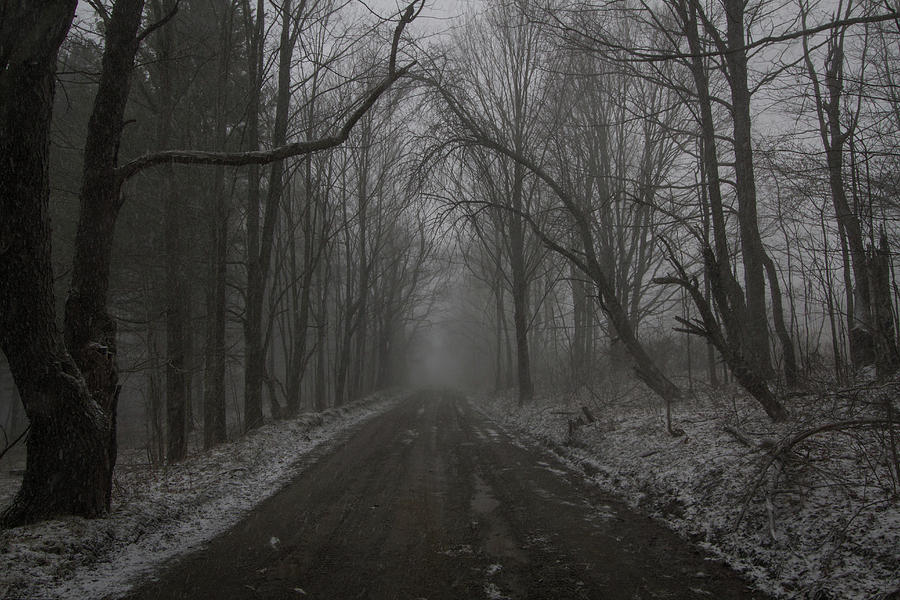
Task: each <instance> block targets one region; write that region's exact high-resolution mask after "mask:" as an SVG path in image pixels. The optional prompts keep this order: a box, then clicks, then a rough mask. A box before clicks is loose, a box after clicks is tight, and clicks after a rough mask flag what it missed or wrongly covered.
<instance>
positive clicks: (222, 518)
mask: <svg viewBox="0 0 900 600" xmlns="http://www.w3.org/2000/svg"><path fill="white" fill-rule="evenodd" d="M399 398H400V397H399V395H397V394H381V395H375V396H372V397H370V398H368V399H366V400H365V401H361V402H357V403H354V404H351V405H349V406H346V407H342V408H339V409H329V410H326V411H324V412H322V413H314V414H304V415H301V416H299V417H297V418H296V419H292V420H289V421H280V422H275V423H271V424H268V425H265V426H264V427H262V428H260V429H259V430H258V431H255V432H253V433H252V434H250V435H248V436H245V437H243V438H241V439H239V440H237V441H236V442H234V443H231V444H225V445H222V446H219V447H217V448H214V449H212V450H210V451H209V452H205V453H202V454H199V455H196V456H192V457H190V458H189V459H188V460H186V461H185V462H183V463H181V464H178V465H175V466H171V467H168V468H165V469H163V468H160V469H155V470H153V469H150V468H141V469H137V470H130V471H127V472H123V469H117V472H116V476H115V482H114V486H113V507H112V514H111V515H110V516H109V518H107V519H95V520H87V519H80V518H66V519H61V520H57V521H49V522H46V523H40V524H37V525H33V526H28V527H19V528H16V529H10V530H6V531H0V598H6V599H9V600H12V599H18V598H23V599H24V598H47V599H57V598H114V597H117V596H120V595H122V594H124V593H126V592H127V591H128V590H129V589H130V588H131V586H132V585H133V584H135V583H136V582H138V581H139V580H141V579H142V578H144V577H147V576H148V575H150V574H151V573H152V572H153V570H154V569H155V568H158V567H159V565H160V564H161V563H162V562H163V561H165V560H168V559H170V558H172V557H174V556H177V555H179V554H183V553H185V552H190V551H192V550H196V549H198V548H200V547H202V546H203V544H204V543H205V542H206V541H208V540H210V539H212V538H213V537H215V536H216V535H218V534H219V533H222V532H223V531H226V530H228V529H229V528H230V527H232V526H233V525H234V524H235V523H237V522H238V521H239V520H240V519H241V517H242V516H243V515H245V514H246V513H247V512H248V511H249V510H251V509H252V508H253V507H254V506H256V505H257V504H258V503H259V502H261V501H262V500H264V499H266V498H267V497H269V496H271V495H272V494H274V493H275V492H276V491H278V490H279V489H280V488H281V487H282V486H283V485H284V484H286V483H287V482H289V481H290V480H291V479H293V478H294V477H296V476H297V475H298V474H300V473H301V472H302V471H303V470H304V469H305V468H306V467H307V466H308V465H310V464H311V463H313V462H315V460H317V459H318V458H319V457H320V456H322V455H323V454H326V453H327V452H328V451H330V450H331V449H332V448H333V447H334V446H335V445H336V444H337V443H339V441H340V440H342V439H344V438H345V437H346V435H348V434H349V433H350V431H351V430H352V429H353V428H354V427H355V426H356V425H358V424H360V423H362V422H364V421H366V420H368V419H369V418H371V417H373V416H375V415H377V414H381V413H383V412H385V411H386V410H388V409H389V408H391V407H392V406H394V405H395V404H396V403H397V402H398V401H399Z"/></svg>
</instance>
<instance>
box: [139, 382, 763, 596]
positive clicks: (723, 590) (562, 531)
mask: <svg viewBox="0 0 900 600" xmlns="http://www.w3.org/2000/svg"><path fill="white" fill-rule="evenodd" d="M582 478H583V475H581V474H579V473H575V472H571V471H569V470H567V469H566V468H565V467H563V466H562V465H560V464H559V463H557V462H556V461H554V459H553V458H551V457H550V456H548V455H547V454H546V453H543V452H541V451H540V450H537V449H529V448H526V447H523V446H522V445H521V444H519V443H517V442H516V441H515V440H513V439H512V438H510V437H509V436H507V435H506V434H505V433H503V432H502V431H501V430H500V429H498V428H497V427H496V426H495V425H494V424H493V423H492V422H490V421H489V420H487V419H486V418H485V417H484V416H482V415H481V414H480V413H479V412H477V411H476V410H475V409H473V408H472V406H470V405H469V403H468V402H467V401H466V400H465V399H464V398H461V397H459V396H456V395H454V394H450V393H439V392H431V393H420V394H418V395H415V396H412V397H411V398H410V399H409V400H407V401H405V402H403V403H402V404H400V405H399V406H398V407H397V408H396V409H393V410H392V411H390V412H388V413H386V414H384V415H382V416H380V417H377V418H375V419H373V420H372V421H369V422H368V423H366V424H365V425H363V426H362V427H360V429H359V430H358V431H357V432H356V433H355V434H354V435H353V436H352V437H350V438H349V439H348V440H347V441H346V443H344V444H343V445H342V446H341V447H339V448H338V449H337V450H335V451H334V452H333V453H331V454H330V455H328V456H325V457H323V458H322V459H321V460H319V461H318V462H317V463H316V464H314V465H313V466H311V467H310V468H309V469H308V470H307V471H306V472H305V473H304V474H303V475H302V476H301V477H299V478H298V479H296V480H295V481H293V482H292V483H291V484H289V485H288V486H286V487H285V488H284V489H283V490H282V491H281V492H279V493H278V494H276V495H274V496H272V497H271V498H269V499H268V500H266V501H264V502H263V503H262V504H260V505H259V506H258V507H257V508H256V509H255V510H254V511H253V512H252V513H251V514H250V515H249V516H248V517H247V518H246V519H245V520H244V521H242V522H241V523H240V524H238V525H237V526H236V527H235V528H234V529H232V530H231V531H229V532H228V533H226V534H224V535H222V536H220V537H218V538H216V539H215V540H213V541H212V542H210V543H209V544H208V546H207V547H206V548H205V549H204V550H202V551H199V552H196V553H194V554H191V555H188V556H186V557H183V558H181V559H180V560H179V562H177V563H175V564H172V565H170V566H168V567H167V568H166V569H164V570H163V571H162V572H161V573H160V574H159V579H158V580H157V581H153V582H148V583H147V584H146V585H144V586H143V587H141V588H139V589H137V590H136V591H135V592H134V593H133V594H132V595H131V596H129V598H133V599H135V600H137V599H141V600H150V599H172V598H186V599H187V598H190V599H191V600H197V599H201V598H210V599H212V598H215V599H217V600H224V599H230V598H234V599H238V598H240V599H256V598H260V599H263V598H265V599H270V598H271V599H275V598H278V599H281V598H285V599H293V600H302V599H315V600H319V599H321V600H353V599H366V600H393V599H398V600H417V599H428V600H441V599H454V600H455V599H467V600H468V599H500V598H510V599H519V598H523V599H525V598H527V599H592V600H594V599H596V600H605V599H622V600H636V599H652V598H679V599H680V598H709V599H718V600H722V599H729V598H760V599H762V598H764V597H765V596H764V595H762V594H760V593H758V592H754V591H752V590H751V589H750V588H748V586H747V584H746V582H744V581H743V580H741V579H740V578H739V577H738V576H736V575H735V574H734V573H732V572H731V571H729V570H728V569H726V568H725V567H723V566H722V565H720V564H717V563H716V562H714V561H711V560H709V559H708V558H707V557H704V556H703V555H702V554H700V553H698V552H697V551H696V550H694V549H692V548H691V547H690V546H689V545H688V544H687V543H686V542H684V541H683V540H681V539H680V538H678V537H677V536H676V535H675V534H673V533H672V532H670V531H669V530H667V529H665V528H663V527H661V526H659V525H656V524H655V523H653V522H652V521H651V520H649V519H648V518H647V517H643V516H640V515H638V514H636V513H634V512H632V511H630V510H629V509H628V508H627V507H625V506H623V505H622V504H620V503H617V502H616V501H615V500H614V499H612V498H609V497H607V496H604V495H602V494H600V493H599V492H597V491H596V490H594V489H592V488H591V487H590V486H587V485H584V484H582V483H581V480H582Z"/></svg>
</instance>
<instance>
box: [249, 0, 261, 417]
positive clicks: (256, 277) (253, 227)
mask: <svg viewBox="0 0 900 600" xmlns="http://www.w3.org/2000/svg"><path fill="white" fill-rule="evenodd" d="M264 8H265V7H264V5H263V2H262V0H258V1H257V4H256V18H255V19H252V20H251V21H252V28H251V30H250V31H248V32H247V35H248V37H249V39H250V48H249V52H248V55H247V67H248V73H249V80H250V86H251V89H250V99H249V101H248V106H247V112H248V114H247V145H248V148H249V150H250V151H255V150H258V149H259V110H260V94H261V93H262V92H261V88H262V69H263V67H262V62H263V59H262V56H263V48H262V44H263V37H264V33H265V29H264V27H265V25H264V19H265V10H264ZM244 11H245V13H247V14H249V12H250V7H249V2H248V1H247V0H244ZM248 171H249V172H248V179H249V181H248V190H247V296H246V297H247V301H246V311H245V313H246V314H245V315H244V431H250V430H252V429H256V428H257V427H259V426H260V425H262V422H263V413H262V384H263V376H264V372H265V356H264V355H263V347H262V345H263V343H262V309H263V300H264V296H265V290H266V284H265V279H264V277H263V273H262V263H261V259H260V241H259V210H260V190H259V180H260V173H259V171H260V168H259V165H256V164H254V165H250V168H249V170H248Z"/></svg>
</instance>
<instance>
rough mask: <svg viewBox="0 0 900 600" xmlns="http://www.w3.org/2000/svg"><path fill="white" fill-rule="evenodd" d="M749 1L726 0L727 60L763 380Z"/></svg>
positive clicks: (748, 341) (761, 254) (751, 308)
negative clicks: (746, 12)
mask: <svg viewBox="0 0 900 600" xmlns="http://www.w3.org/2000/svg"><path fill="white" fill-rule="evenodd" d="M744 6H745V2H744V0H725V18H726V22H727V44H728V49H729V52H728V53H726V55H725V61H726V64H727V65H728V80H729V84H730V87H731V110H732V117H733V120H734V163H735V164H734V170H735V178H736V181H737V186H736V190H737V200H738V224H739V226H740V231H741V257H742V259H743V264H744V288H745V291H746V297H747V314H746V327H745V328H744V348H745V352H744V355H745V358H746V360H747V361H748V364H749V365H750V366H751V367H752V368H753V369H755V370H756V371H757V373H758V375H759V376H760V377H763V378H769V377H771V375H772V372H773V371H772V362H771V357H770V353H769V321H768V318H767V315H766V282H765V275H764V272H763V270H764V266H763V265H764V261H765V256H766V253H765V249H764V248H763V245H762V239H761V238H760V235H759V218H758V215H757V210H756V179H755V175H754V171H753V145H752V137H751V132H750V90H749V88H748V85H747V51H746V49H745V48H744V46H745V44H746V40H745V38H744Z"/></svg>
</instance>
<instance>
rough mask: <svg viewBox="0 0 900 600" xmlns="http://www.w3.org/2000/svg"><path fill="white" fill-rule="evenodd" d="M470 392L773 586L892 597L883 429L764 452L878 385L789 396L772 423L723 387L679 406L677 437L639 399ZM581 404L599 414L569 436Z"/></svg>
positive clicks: (894, 564) (490, 410) (891, 515)
mask: <svg viewBox="0 0 900 600" xmlns="http://www.w3.org/2000/svg"><path fill="white" fill-rule="evenodd" d="M881 397H882V398H883V396H881ZM867 398H868V399H869V400H872V399H873V398H874V401H868V402H867ZM473 400H474V404H475V405H476V406H480V407H481V408H482V410H484V411H485V412H486V413H487V415H488V416H490V417H491V418H492V419H493V420H494V421H495V422H496V423H498V424H499V425H501V426H503V427H504V428H505V429H506V430H507V431H509V432H510V433H513V434H516V435H518V436H519V437H520V438H523V439H524V440H526V441H529V442H531V443H534V442H537V443H539V444H542V445H544V446H545V447H547V448H548V449H549V450H551V451H552V452H554V453H555V454H557V455H558V456H559V457H560V458H561V459H562V460H564V461H565V462H567V463H568V464H569V465H570V466H572V467H573V468H576V469H578V470H580V471H583V472H584V473H585V474H586V477H587V478H588V479H589V480H591V481H593V482H594V483H596V484H597V485H599V486H600V487H601V488H602V489H604V490H605V491H607V492H610V493H611V494H613V495H615V496H618V497H620V498H622V499H624V500H625V501H627V502H628V503H629V504H630V505H631V506H633V507H635V508H637V509H638V510H640V511H642V512H644V513H646V514H648V515H650V516H652V517H654V518H656V519H658V520H660V521H662V522H664V523H666V524H667V525H668V526H669V527H670V528H672V529H673V530H675V531H677V532H678V533H679V534H681V535H682V536H683V537H685V538H687V539H689V540H690V541H692V542H694V543H696V544H697V545H699V546H701V547H703V548H705V549H706V550H707V551H709V552H710V553H711V554H713V555H715V556H717V557H719V558H721V559H722V560H724V561H725V562H726V563H727V564H729V565H730V566H731V567H733V568H734V569H736V570H737V571H739V572H742V573H743V574H744V575H745V576H747V577H748V578H749V579H751V580H753V581H754V582H755V584H756V585H757V586H759V588H760V589H763V590H765V591H767V592H769V593H771V594H772V595H774V596H776V597H782V598H802V599H810V600H812V599H815V600H830V599H835V600H837V599H845V598H847V599H849V598H859V599H866V600H870V599H879V598H882V599H886V598H898V597H900V593H897V592H896V590H897V589H898V586H900V550H898V548H900V505H898V502H897V498H896V495H895V494H896V492H892V486H894V487H893V489H894V490H896V489H897V487H896V486H897V485H898V483H900V482H897V481H893V482H892V480H891V479H892V477H894V476H892V475H891V473H890V471H891V468H892V467H893V466H895V465H892V464H891V463H892V462H893V460H892V457H891V451H890V448H891V447H890V443H889V441H890V440H888V439H886V437H887V436H886V435H885V433H884V432H885V430H884V429H878V428H865V427H861V428H853V427H849V428H846V429H840V430H836V431H827V432H822V433H817V434H815V435H811V436H810V437H808V438H805V439H804V440H803V442H802V443H798V444H797V445H796V446H794V447H792V449H791V450H790V451H787V452H784V453H780V454H778V457H779V458H778V459H777V460H773V456H774V455H773V449H774V448H775V447H776V446H775V445H776V444H777V443H778V442H780V441H783V440H785V439H790V438H791V436H793V437H794V438H796V437H797V436H798V434H799V433H800V432H809V431H811V430H814V429H817V428H819V427H821V425H822V424H824V423H834V422H849V421H853V420H865V419H872V418H873V417H874V416H877V414H879V412H878V406H877V403H878V402H880V401H881V400H878V393H874V394H869V395H866V394H862V395H860V394H857V395H855V396H852V397H850V399H849V400H848V401H846V402H845V401H843V400H839V399H836V398H835V397H834V396H833V395H831V396H829V395H824V396H819V397H816V398H810V399H808V400H806V401H805V402H806V403H807V404H806V405H800V404H799V401H797V400H795V401H794V403H793V406H792V410H793V412H794V415H795V418H794V419H793V420H792V421H791V422H790V423H786V424H779V425H773V424H772V423H770V422H769V421H768V420H767V419H766V417H765V415H764V413H762V411H761V410H757V409H756V408H755V407H754V405H753V404H752V402H749V401H747V399H745V398H742V397H740V396H739V395H735V394H728V396H727V397H726V394H724V393H721V392H720V393H718V394H717V395H715V396H713V395H710V396H709V397H708V398H707V399H706V400H704V401H702V402H701V401H697V402H691V403H690V404H688V405H682V406H678V407H676V414H675V423H674V425H675V426H676V427H677V428H680V429H683V430H684V432H685V435H683V436H681V437H672V436H670V435H669V434H668V433H667V432H666V427H665V421H664V417H663V412H662V409H661V407H659V406H658V405H657V404H656V403H655V402H654V401H653V400H652V399H647V398H644V399H639V400H638V399H632V400H630V401H626V400H623V399H622V398H616V397H615V394H609V395H608V399H606V400H604V399H602V398H600V399H599V401H598V398H596V397H595V398H589V399H587V400H585V399H581V400H578V399H576V398H560V397H556V398H545V399H541V400H538V401H535V402H534V403H532V404H531V405H529V406H526V407H524V408H519V407H517V406H516V402H515V401H514V400H513V399H512V398H510V397H506V398H497V397H483V398H474V399H473ZM582 406H587V407H589V410H592V411H593V414H594V415H595V416H596V418H597V421H596V422H594V423H592V424H586V425H583V426H581V427H579V428H577V431H576V433H575V434H574V435H573V436H570V435H569V428H568V420H569V419H575V418H578V417H580V416H583V413H582V412H581V407H582ZM726 428H729V429H731V430H732V432H729V431H726ZM742 437H743V438H744V439H743V440H741V439H740V438H742ZM766 465H768V466H769V468H768V469H766V470H765V471H763V470H762V467H763V466H766ZM894 593H897V595H896V596H895V595H892V594H894Z"/></svg>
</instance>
